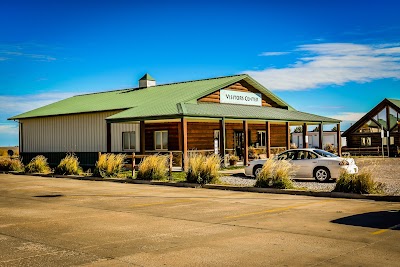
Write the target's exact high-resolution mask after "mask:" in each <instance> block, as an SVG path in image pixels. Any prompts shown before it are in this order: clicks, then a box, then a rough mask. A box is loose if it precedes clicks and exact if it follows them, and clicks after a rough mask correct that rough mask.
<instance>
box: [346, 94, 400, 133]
mask: <svg viewBox="0 0 400 267" xmlns="http://www.w3.org/2000/svg"><path fill="white" fill-rule="evenodd" d="M386 106H389V107H391V108H393V109H394V110H395V111H397V112H399V113H400V100H397V99H387V98H385V99H383V100H382V101H381V102H380V103H379V104H378V105H376V106H375V107H374V108H372V109H371V110H370V111H369V112H368V113H367V114H365V115H364V116H363V117H362V118H361V119H359V120H358V121H357V122H355V123H354V124H353V125H352V126H350V128H349V129H347V130H346V131H345V132H344V133H343V134H342V135H343V136H347V135H348V134H350V133H353V132H355V131H357V130H358V129H359V128H360V127H361V126H363V125H364V124H367V123H368V122H369V121H371V120H372V121H373V122H374V123H376V122H378V123H379V124H381V123H382V122H381V121H376V122H375V120H374V117H375V116H376V115H377V114H378V113H380V112H381V111H382V110H383V109H384V108H385V107H386ZM384 121H385V122H386V118H385V119H384ZM385 127H386V126H385Z"/></svg>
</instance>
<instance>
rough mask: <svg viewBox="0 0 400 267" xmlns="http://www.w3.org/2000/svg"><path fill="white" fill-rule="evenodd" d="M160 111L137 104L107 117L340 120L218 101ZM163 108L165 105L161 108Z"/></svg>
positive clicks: (319, 121)
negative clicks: (160, 116) (160, 115)
mask: <svg viewBox="0 0 400 267" xmlns="http://www.w3.org/2000/svg"><path fill="white" fill-rule="evenodd" d="M155 108H156V110H150V109H143V108H141V107H135V108H132V109H129V110H126V111H123V112H120V113H117V114H115V115H112V116H110V117H108V118H107V120H109V121H124V120H125V119H126V120H129V118H137V119H149V118H151V117H157V116H159V115H158V114H164V116H166V117H168V116H170V117H173V116H187V117H205V118H222V117H223V118H227V119H255V120H257V119H260V120H270V121H292V122H293V121H298V122H316V123H321V122H325V123H339V122H340V120H336V119H332V118H327V117H322V116H318V115H314V114H310V113H305V112H300V111H296V110H287V109H281V108H274V107H260V106H245V105H231V104H217V103H198V104H194V103H179V104H177V105H175V106H169V107H167V106H164V107H155ZM161 108H163V109H162V110H161Z"/></svg>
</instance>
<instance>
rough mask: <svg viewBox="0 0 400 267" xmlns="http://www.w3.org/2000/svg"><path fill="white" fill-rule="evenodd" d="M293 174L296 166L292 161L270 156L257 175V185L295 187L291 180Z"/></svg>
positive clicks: (281, 187)
mask: <svg viewBox="0 0 400 267" xmlns="http://www.w3.org/2000/svg"><path fill="white" fill-rule="evenodd" d="M293 176H294V168H293V165H292V164H291V163H290V162H288V161H286V160H274V159H273V158H269V159H268V160H267V161H266V162H265V163H264V165H263V167H262V169H261V172H260V173H259V175H258V176H257V177H256V184H255V187H272V188H280V189H291V188H294V186H293V182H292V180H291V178H292V177H293Z"/></svg>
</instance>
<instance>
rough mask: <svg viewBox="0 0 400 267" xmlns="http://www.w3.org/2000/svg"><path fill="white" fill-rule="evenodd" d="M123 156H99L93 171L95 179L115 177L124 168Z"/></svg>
mask: <svg viewBox="0 0 400 267" xmlns="http://www.w3.org/2000/svg"><path fill="white" fill-rule="evenodd" d="M124 161H125V155H124V154H101V155H100V157H99V160H98V161H97V162H96V166H95V168H94V171H93V175H94V176H97V177H103V178H104V177H117V176H118V175H119V174H120V173H121V171H122V168H123V167H124Z"/></svg>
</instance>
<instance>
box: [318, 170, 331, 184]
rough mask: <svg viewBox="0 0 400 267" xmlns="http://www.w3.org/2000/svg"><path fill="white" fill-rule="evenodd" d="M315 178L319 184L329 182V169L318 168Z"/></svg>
mask: <svg viewBox="0 0 400 267" xmlns="http://www.w3.org/2000/svg"><path fill="white" fill-rule="evenodd" d="M314 178H315V180H317V181H318V182H327V181H328V180H329V179H330V178H331V174H330V172H329V170H328V169H327V168H323V167H320V168H316V169H315V171H314Z"/></svg>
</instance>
